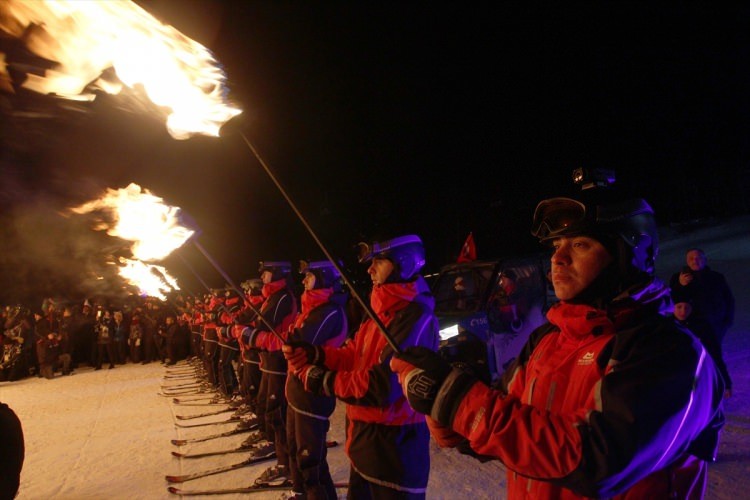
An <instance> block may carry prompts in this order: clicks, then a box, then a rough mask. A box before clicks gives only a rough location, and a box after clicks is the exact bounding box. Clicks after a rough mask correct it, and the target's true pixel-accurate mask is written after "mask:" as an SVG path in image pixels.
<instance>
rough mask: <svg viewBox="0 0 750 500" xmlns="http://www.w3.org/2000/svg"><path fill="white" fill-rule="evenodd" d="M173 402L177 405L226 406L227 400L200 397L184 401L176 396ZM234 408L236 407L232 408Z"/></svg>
mask: <svg viewBox="0 0 750 500" xmlns="http://www.w3.org/2000/svg"><path fill="white" fill-rule="evenodd" d="M172 403H174V404H175V406H226V405H227V403H226V402H222V401H213V400H212V399H198V400H193V401H185V402H182V401H180V400H178V399H177V398H174V399H173V400H172ZM231 409H232V410H234V409H236V408H231Z"/></svg>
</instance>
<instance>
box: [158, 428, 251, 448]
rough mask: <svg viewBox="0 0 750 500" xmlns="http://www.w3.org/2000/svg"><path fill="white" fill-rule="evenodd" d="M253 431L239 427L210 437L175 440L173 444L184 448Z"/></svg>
mask: <svg viewBox="0 0 750 500" xmlns="http://www.w3.org/2000/svg"><path fill="white" fill-rule="evenodd" d="M251 430H252V429H242V428H240V427H237V428H236V429H232V430H231V431H225V432H219V433H217V434H210V435H208V436H198V437H194V438H185V439H173V440H172V444H173V445H175V446H184V445H186V444H190V443H201V442H203V441H209V440H211V439H217V438H222V437H226V436H234V435H235V434H242V433H244V432H250V431H251Z"/></svg>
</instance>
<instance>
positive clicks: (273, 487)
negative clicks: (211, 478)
mask: <svg viewBox="0 0 750 500" xmlns="http://www.w3.org/2000/svg"><path fill="white" fill-rule="evenodd" d="M333 486H334V487H335V488H336V489H346V488H349V483H333ZM291 488H292V482H291V481H285V482H283V483H281V484H254V485H252V486H245V487H240V488H217V489H207V490H184V489H182V488H177V487H175V486H169V487H168V488H167V491H169V492H170V493H174V494H175V495H182V496H186V497H188V496H194V495H229V494H232V493H256V492H261V491H279V490H282V491H283V490H289V489H291Z"/></svg>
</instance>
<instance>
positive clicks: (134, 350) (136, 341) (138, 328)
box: [128, 307, 143, 363]
mask: <svg viewBox="0 0 750 500" xmlns="http://www.w3.org/2000/svg"><path fill="white" fill-rule="evenodd" d="M141 314H142V310H141V308H140V307H137V308H136V309H135V310H134V311H133V315H132V317H131V318H130V331H129V332H128V350H129V351H130V361H132V362H133V363H140V362H141V358H142V355H141V353H142V352H143V345H142V344H143V325H142V324H141Z"/></svg>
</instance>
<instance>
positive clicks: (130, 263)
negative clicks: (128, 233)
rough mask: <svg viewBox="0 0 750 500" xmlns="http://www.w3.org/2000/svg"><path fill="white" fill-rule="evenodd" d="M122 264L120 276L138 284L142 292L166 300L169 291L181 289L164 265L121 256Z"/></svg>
mask: <svg viewBox="0 0 750 500" xmlns="http://www.w3.org/2000/svg"><path fill="white" fill-rule="evenodd" d="M120 264H122V265H121V266H120V269H119V271H118V272H119V273H120V276H122V277H123V278H125V279H126V280H127V281H128V282H129V283H131V284H133V285H135V286H137V287H138V290H139V291H140V293H141V294H145V295H148V296H149V297H157V298H159V299H161V300H166V298H167V297H166V295H165V294H166V293H167V292H170V291H172V290H179V289H180V287H179V286H177V281H176V280H175V279H174V278H173V277H171V276H170V275H169V273H168V272H167V270H166V269H165V268H163V267H162V266H157V265H155V264H146V263H145V262H141V261H139V260H133V259H126V258H124V257H121V258H120Z"/></svg>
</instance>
